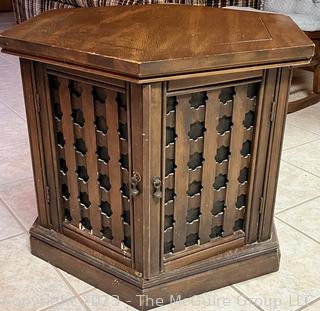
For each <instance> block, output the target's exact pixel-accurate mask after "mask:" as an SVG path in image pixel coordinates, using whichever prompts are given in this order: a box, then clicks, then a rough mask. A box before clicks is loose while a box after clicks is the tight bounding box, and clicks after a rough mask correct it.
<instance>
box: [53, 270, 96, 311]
mask: <svg viewBox="0 0 320 311" xmlns="http://www.w3.org/2000/svg"><path fill="white" fill-rule="evenodd" d="M55 270H56V272H57V273H58V274H59V276H60V277H61V278H62V280H63V281H64V282H65V283H66V285H67V286H68V287H69V289H70V290H71V292H72V293H73V294H74V297H76V298H77V299H78V301H79V302H80V303H81V305H82V306H83V307H84V308H85V310H86V311H91V310H90V308H89V307H88V306H87V304H86V303H85V302H84V300H83V299H82V298H81V297H80V294H79V293H78V292H77V291H76V290H75V289H74V287H73V286H72V285H71V284H70V282H69V281H68V280H67V279H66V277H65V276H64V275H63V274H62V273H61V272H60V271H59V269H58V268H55Z"/></svg>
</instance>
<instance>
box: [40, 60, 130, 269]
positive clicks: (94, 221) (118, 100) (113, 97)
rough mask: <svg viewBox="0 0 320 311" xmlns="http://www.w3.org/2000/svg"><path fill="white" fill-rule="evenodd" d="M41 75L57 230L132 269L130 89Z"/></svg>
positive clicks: (55, 71)
mask: <svg viewBox="0 0 320 311" xmlns="http://www.w3.org/2000/svg"><path fill="white" fill-rule="evenodd" d="M36 73H37V89H38V92H39V99H40V106H41V118H42V124H41V128H42V131H43V144H44V154H45V158H46V173H47V179H48V189H49V191H50V192H51V199H50V209H51V210H54V209H56V210H57V213H56V214H57V217H56V219H54V218H52V220H51V221H52V224H53V226H54V227H57V225H59V227H60V230H61V231H62V232H63V233H64V234H65V235H67V236H69V237H71V238H74V239H76V240H78V241H80V242H81V243H82V244H85V245H88V246H90V247H92V248H94V249H96V250H98V251H100V252H102V253H104V254H105V255H107V256H110V257H112V258H114V259H116V260H118V261H120V262H122V263H124V264H126V265H131V264H132V260H131V236H132V235H131V225H130V224H131V223H132V221H131V217H132V213H131V199H130V184H129V180H130V176H131V173H130V171H131V151H130V150H131V149H130V129H129V126H128V120H129V118H130V116H129V111H128V108H127V107H128V103H127V100H126V90H125V84H124V83H122V82H121V81H116V80H111V79H105V80H103V79H102V78H99V77H94V76H89V77H88V76H85V75H84V74H80V73H79V72H77V73H74V72H68V73H66V72H65V70H63V69H59V68H54V67H50V68H48V67H46V66H41V65H38V66H37V70H36ZM57 223H58V224H57Z"/></svg>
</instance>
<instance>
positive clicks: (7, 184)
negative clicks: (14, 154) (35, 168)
mask: <svg viewBox="0 0 320 311" xmlns="http://www.w3.org/2000/svg"><path fill="white" fill-rule="evenodd" d="M0 150H1V149H0ZM28 179H31V181H32V182H33V183H34V178H33V175H31V176H29V177H25V178H21V179H16V180H14V181H9V182H7V183H0V190H1V188H2V187H6V186H10V185H13V184H16V183H18V182H21V181H26V180H28ZM0 198H1V194H0Z"/></svg>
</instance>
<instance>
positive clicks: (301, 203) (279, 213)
mask: <svg viewBox="0 0 320 311" xmlns="http://www.w3.org/2000/svg"><path fill="white" fill-rule="evenodd" d="M318 198H320V195H316V196H315V197H312V198H310V199H307V200H305V201H302V202H300V203H298V204H295V205H292V206H289V207H286V208H284V209H283V210H281V211H279V212H276V213H275V215H276V216H278V215H281V214H282V213H284V212H286V211H289V210H291V209H293V208H295V207H298V206H300V205H303V204H306V203H309V202H311V201H313V200H316V199H318Z"/></svg>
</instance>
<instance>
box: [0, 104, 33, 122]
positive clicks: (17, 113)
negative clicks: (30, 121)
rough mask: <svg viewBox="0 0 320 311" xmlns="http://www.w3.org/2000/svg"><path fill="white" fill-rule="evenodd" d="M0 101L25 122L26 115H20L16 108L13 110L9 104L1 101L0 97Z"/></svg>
mask: <svg viewBox="0 0 320 311" xmlns="http://www.w3.org/2000/svg"><path fill="white" fill-rule="evenodd" d="M0 103H1V104H2V105H5V106H6V107H7V108H8V109H10V110H11V111H12V112H13V113H14V114H16V115H17V116H18V117H19V118H20V119H21V120H22V121H24V122H27V118H26V116H24V117H23V116H22V115H20V113H19V112H17V111H16V110H14V109H13V108H12V107H11V106H10V105H8V104H6V103H5V102H3V101H2V99H0Z"/></svg>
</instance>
